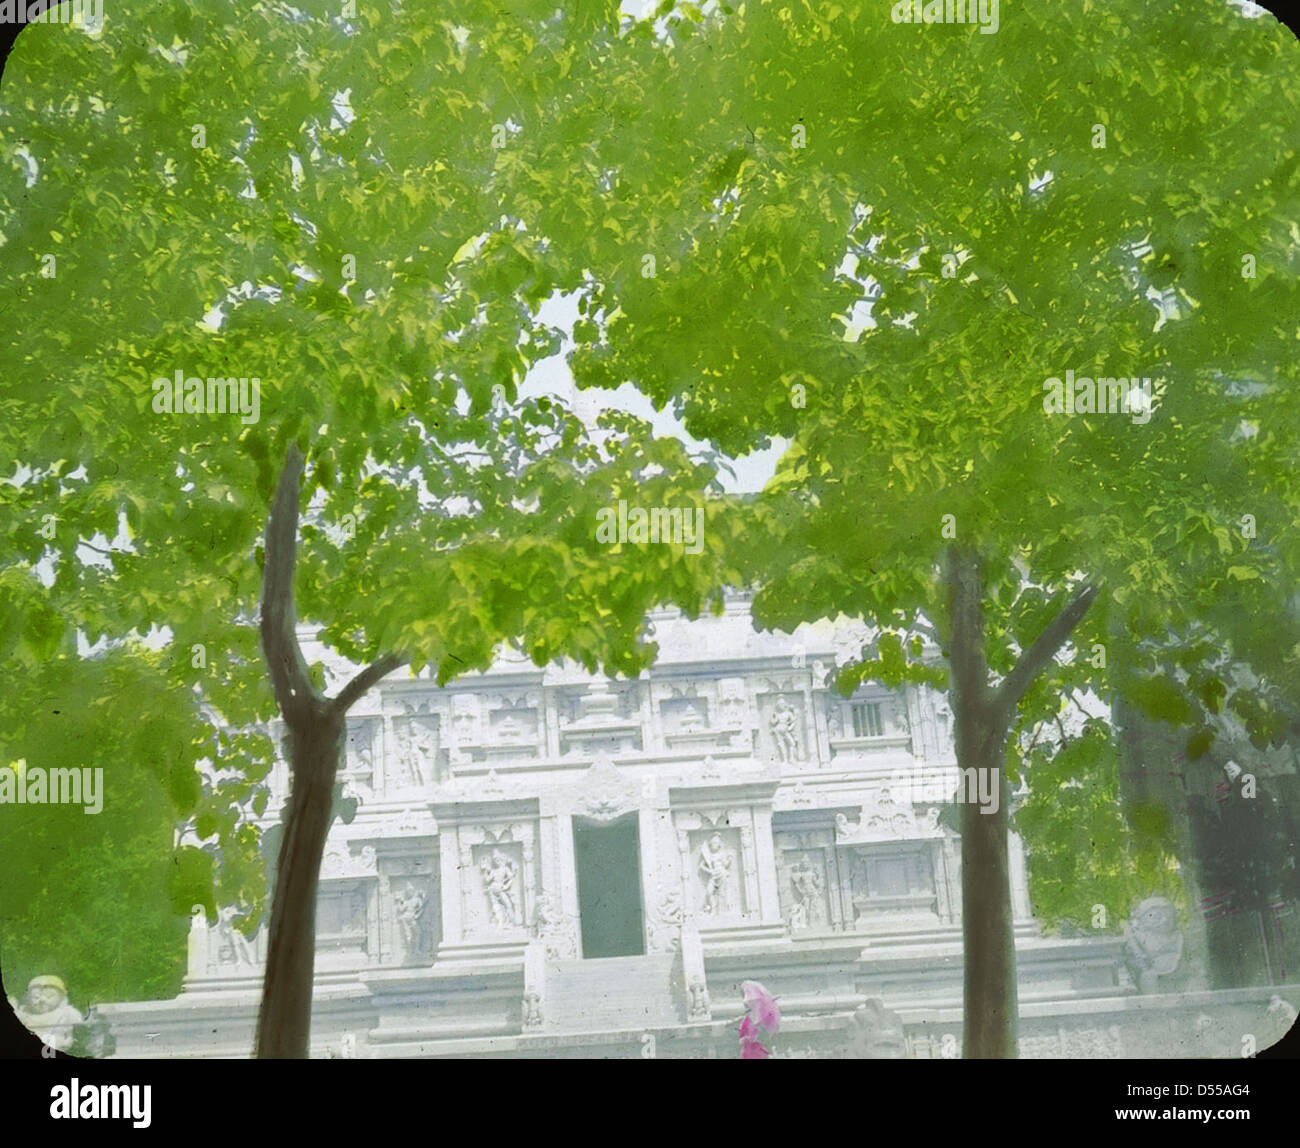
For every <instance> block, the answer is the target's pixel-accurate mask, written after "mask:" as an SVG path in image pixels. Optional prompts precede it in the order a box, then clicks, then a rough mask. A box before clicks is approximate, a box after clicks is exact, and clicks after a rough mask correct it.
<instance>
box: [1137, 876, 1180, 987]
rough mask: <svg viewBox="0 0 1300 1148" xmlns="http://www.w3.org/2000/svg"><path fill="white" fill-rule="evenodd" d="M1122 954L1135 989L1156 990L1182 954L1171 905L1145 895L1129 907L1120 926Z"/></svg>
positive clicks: (1160, 898) (1174, 967) (1175, 917)
mask: <svg viewBox="0 0 1300 1148" xmlns="http://www.w3.org/2000/svg"><path fill="white" fill-rule="evenodd" d="M1124 933H1125V942H1124V954H1125V959H1126V961H1127V963H1128V966H1129V971H1130V972H1131V973H1132V975H1133V980H1134V981H1136V982H1137V986H1138V991H1139V992H1142V993H1154V992H1158V991H1159V983H1160V978H1161V977H1162V976H1168V975H1169V974H1170V973H1172V972H1173V971H1174V970H1175V969H1176V968H1177V967H1178V963H1179V961H1181V960H1182V956H1183V935H1182V933H1181V932H1180V931H1179V928H1178V917H1177V915H1176V914H1175V912H1174V907H1173V905H1171V904H1170V903H1169V902H1168V901H1166V900H1165V899H1164V898H1163V897H1148V898H1147V899H1146V900H1145V901H1143V902H1142V903H1141V904H1139V905H1138V907H1137V908H1136V909H1134V910H1133V915H1132V916H1131V917H1130V918H1129V920H1128V924H1127V925H1125V926H1124Z"/></svg>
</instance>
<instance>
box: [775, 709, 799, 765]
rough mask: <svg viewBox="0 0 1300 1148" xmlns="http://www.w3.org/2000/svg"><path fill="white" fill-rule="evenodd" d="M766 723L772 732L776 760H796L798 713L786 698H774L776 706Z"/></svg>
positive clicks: (797, 753) (797, 751)
mask: <svg viewBox="0 0 1300 1148" xmlns="http://www.w3.org/2000/svg"><path fill="white" fill-rule="evenodd" d="M767 724H768V728H769V729H770V730H771V733H772V745H773V746H774V747H775V749H776V756H777V760H778V761H781V762H786V763H789V762H793V761H798V760H799V757H800V754H799V735H798V732H797V730H798V724H799V715H798V714H796V713H795V712H794V707H793V706H791V705H790V702H789V701H788V700H787V699H786V698H784V697H778V698H777V699H776V708H775V709H774V710H773V711H772V716H771V718H769V719H768V723H767Z"/></svg>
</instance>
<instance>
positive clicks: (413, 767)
mask: <svg viewBox="0 0 1300 1148" xmlns="http://www.w3.org/2000/svg"><path fill="white" fill-rule="evenodd" d="M393 740H394V742H395V745H394V748H393V753H391V754H390V755H389V757H388V758H387V760H386V762H385V765H386V766H387V789H388V790H389V792H412V791H420V790H424V789H426V788H427V787H428V786H430V785H432V784H433V783H434V782H435V781H437V779H438V778H437V773H438V770H437V761H438V741H439V719H438V715H437V714H430V713H405V714H401V715H399V716H397V717H395V718H393Z"/></svg>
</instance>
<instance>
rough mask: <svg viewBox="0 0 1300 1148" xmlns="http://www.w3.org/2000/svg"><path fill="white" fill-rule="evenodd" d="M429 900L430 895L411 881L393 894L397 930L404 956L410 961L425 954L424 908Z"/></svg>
mask: <svg viewBox="0 0 1300 1148" xmlns="http://www.w3.org/2000/svg"><path fill="white" fill-rule="evenodd" d="M428 901H429V895H428V894H427V893H426V892H425V891H424V890H423V889H417V888H415V886H413V885H411V884H410V883H409V882H408V883H407V885H406V887H405V889H403V890H402V891H401V892H397V893H394V894H393V908H394V910H395V913H396V916H397V931H398V935H399V936H400V938H401V941H402V956H403V958H404V959H406V960H408V961H409V960H413V959H416V958H418V957H421V956H423V955H424V949H425V945H424V936H425V929H424V910H425V907H426V906H427V904H428Z"/></svg>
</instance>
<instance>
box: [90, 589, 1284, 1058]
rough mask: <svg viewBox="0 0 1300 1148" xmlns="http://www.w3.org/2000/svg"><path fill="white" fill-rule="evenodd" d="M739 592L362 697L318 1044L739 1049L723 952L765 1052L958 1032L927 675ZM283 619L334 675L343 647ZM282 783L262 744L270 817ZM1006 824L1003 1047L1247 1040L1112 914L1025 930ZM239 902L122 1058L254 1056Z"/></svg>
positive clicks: (327, 891) (199, 922)
mask: <svg viewBox="0 0 1300 1148" xmlns="http://www.w3.org/2000/svg"><path fill="white" fill-rule="evenodd" d="M749 607H750V603H749V600H748V599H747V598H746V597H743V596H737V597H735V598H732V599H729V601H728V603H727V606H726V610H725V613H724V614H723V615H722V616H720V617H706V618H702V619H700V620H697V621H694V622H691V621H688V620H686V619H684V618H682V617H681V616H680V615H678V614H677V613H676V612H673V611H663V612H659V613H656V614H655V615H653V616H652V622H653V625H654V631H655V632H654V638H655V640H656V641H657V642H658V643H659V646H660V654H659V658H658V660H657V661H656V663H655V664H654V666H652V667H651V668H650V669H649V670H648V671H647V672H645V673H643V674H642V675H641V676H640V678H639V679H637V680H635V681H626V680H609V679H606V678H603V677H595V678H593V677H592V676H591V675H588V674H587V673H586V672H585V671H582V670H581V669H574V668H572V667H564V666H551V667H547V668H545V669H540V668H538V667H536V666H534V665H532V663H531V662H528V661H525V660H522V659H514V658H511V657H503V658H502V659H501V660H500V661H499V662H498V663H497V664H496V666H494V668H493V669H492V670H491V671H489V672H488V673H485V674H476V675H471V676H467V677H465V678H463V679H460V680H457V681H455V682H453V683H451V684H449V685H448V686H446V687H444V688H439V687H437V686H436V684H435V683H434V682H433V681H432V680H431V679H429V678H426V677H420V678H411V677H409V676H408V675H407V674H406V673H405V672H404V671H402V672H399V673H397V674H394V675H392V676H391V677H389V678H388V679H386V680H385V681H383V682H382V683H380V685H379V686H378V687H376V688H375V689H373V690H371V691H370V693H369V695H368V696H367V697H366V698H364V699H362V701H361V702H359V703H358V704H357V705H356V706H355V707H354V709H353V712H352V713H351V714H350V715H349V721H348V741H347V757H346V762H345V763H344V767H343V770H342V777H343V780H344V782H345V790H346V793H347V794H348V795H350V796H351V797H354V798H355V799H356V800H357V802H358V806H357V812H356V814H355V817H354V818H353V819H352V821H351V822H350V823H348V824H344V823H342V822H335V824H334V826H333V829H332V831H331V835H330V839H329V842H328V845H327V849H326V855H325V860H324V864H323V867H322V872H321V888H320V895H319V901H318V912H317V943H316V993H315V998H314V1005H313V1024H312V1049H313V1055H315V1056H341V1057H492V1058H495V1057H524V1058H528V1057H547V1058H556V1057H575V1058H590V1057H643V1056H659V1057H683V1058H710V1057H724V1058H731V1057H734V1056H736V1055H738V1049H739V1046H738V1043H737V1037H736V1031H735V1030H736V1022H737V1020H738V1019H739V1017H740V1015H741V1013H742V1001H741V993H740V987H739V986H740V982H741V981H744V980H757V981H760V982H762V983H763V984H764V985H765V986H766V987H767V988H768V990H769V991H771V992H773V993H774V994H776V995H777V996H778V998H779V1000H780V1003H781V1007H782V1012H783V1023H782V1028H781V1032H780V1034H779V1036H778V1037H777V1038H776V1040H775V1041H774V1042H773V1048H774V1051H775V1053H776V1054H777V1055H778V1056H790V1057H854V1058H860V1057H896V1058H929V1057H940V1056H953V1055H959V1050H960V1034H961V1023H960V1022H961V977H962V969H961V953H962V945H961V873H960V867H961V844H960V839H959V838H958V837H957V836H956V834H955V832H954V831H953V828H951V826H954V825H955V824H957V822H956V819H955V817H953V816H952V814H953V812H954V811H953V810H952V809H951V808H950V806H951V803H952V801H953V799H954V797H955V796H956V793H957V789H958V773H957V767H956V761H955V757H954V750H953V736H952V735H953V729H952V713H951V710H950V708H949V706H948V703H947V699H946V697H945V696H944V695H943V694H941V693H939V692H937V691H935V690H932V689H930V688H928V687H920V686H907V687H904V688H903V689H901V690H898V691H890V690H888V689H885V688H883V687H877V686H871V685H868V686H864V687H863V688H862V689H860V690H859V691H858V693H857V694H856V695H855V696H854V697H852V698H850V699H844V698H842V697H840V696H839V695H838V694H837V693H835V692H834V691H833V690H831V689H830V688H829V687H828V685H827V678H828V675H829V673H830V672H831V671H832V670H833V669H834V668H835V667H836V665H837V664H842V663H843V662H844V661H845V660H848V659H850V658H853V657H856V656H857V655H858V653H859V650H860V648H861V645H862V642H863V640H864V639H865V637H866V634H865V631H863V630H862V629H861V627H857V626H847V627H842V628H836V627H832V626H824V627H805V628H802V629H801V630H800V631H799V632H798V633H796V634H794V635H780V634H760V633H757V632H755V630H754V629H753V625H752V621H751V617H750V608H749ZM305 634H306V631H304V635H305ZM304 647H305V653H306V656H307V659H308V661H309V662H310V661H313V660H316V659H318V658H319V659H321V660H325V661H326V662H327V665H330V666H331V678H332V682H331V692H332V690H333V689H335V688H337V686H338V685H339V684H340V683H341V682H342V681H344V680H346V679H347V678H348V677H350V676H351V673H352V672H353V668H352V667H347V666H345V665H342V664H339V663H338V662H337V661H335V662H333V663H330V661H329V658H328V656H327V655H326V654H325V652H324V651H323V650H322V649H321V648H320V647H319V646H314V645H313V644H312V643H310V642H306V641H304ZM280 732H281V731H279V730H275V731H273V733H274V734H275V736H276V740H277V744H278V741H279V736H280ZM287 785H288V771H287V767H286V766H285V764H284V763H283V762H280V763H279V764H278V765H277V767H276V771H275V774H274V777H273V787H272V788H273V794H274V798H273V800H272V802H271V804H270V806H269V807H268V809H267V811H266V814H265V818H264V825H265V826H266V827H270V826H272V825H274V824H276V823H277V822H278V820H279V815H280V809H281V806H282V804H283V801H284V797H285V794H286V793H287ZM1011 846H1012V847H1011V858H1012V871H1011V875H1012V895H1013V905H1014V911H1015V918H1016V922H1017V924H1016V933H1017V953H1018V961H1019V984H1020V998H1021V1015H1022V1021H1021V1055H1022V1056H1031V1057H1039V1056H1045V1057H1054V1056H1061V1057H1072V1056H1089V1057H1092V1056H1108V1057H1119V1056H1179V1055H1182V1056H1189V1055H1195V1056H1206V1055H1234V1054H1235V1055H1239V1052H1236V1044H1235V1033H1236V1030H1237V1029H1242V1026H1243V1025H1245V1026H1247V1027H1250V1026H1252V1024H1253V1027H1254V1028H1258V1029H1260V1030H1261V1032H1262V1031H1263V1029H1262V1027H1261V1026H1262V1025H1263V1023H1264V1022H1263V1021H1259V1022H1252V1021H1251V1019H1250V1018H1251V1017H1253V1016H1263V1004H1261V1000H1260V999H1259V997H1260V994H1259V993H1258V992H1254V991H1252V990H1241V991H1240V992H1234V993H1227V994H1225V993H1196V992H1190V991H1187V990H1188V987H1189V986H1187V985H1185V984H1183V985H1180V991H1179V992H1178V993H1176V994H1175V993H1163V994H1161V993H1158V992H1157V993H1154V994H1153V993H1151V992H1150V991H1148V992H1147V993H1146V994H1140V993H1139V992H1138V990H1137V987H1136V978H1135V977H1134V976H1133V975H1132V967H1131V966H1132V962H1131V961H1127V962H1126V957H1125V954H1126V947H1125V942H1124V940H1123V939H1121V938H1116V937H1115V936H1113V935H1112V936H1098V937H1095V938H1081V939H1063V938H1052V937H1045V936H1042V935H1041V933H1040V930H1039V929H1038V927H1037V926H1036V925H1035V923H1034V920H1033V917H1032V915H1031V909H1030V902H1029V896H1028V889H1027V880H1026V870H1025V858H1024V852H1023V849H1022V848H1021V845H1020V842H1019V841H1018V840H1017V839H1016V838H1015V837H1014V836H1013V838H1012V842H1011ZM231 918H232V914H231V912H230V911H227V912H225V913H224V914H223V916H222V919H221V920H220V921H219V922H218V923H217V924H216V925H213V926H209V925H208V924H207V922H206V920H205V919H204V918H203V916H202V914H201V913H196V915H195V918H194V921H193V925H192V933H191V940H190V957H189V975H188V977H187V979H186V984H185V989H184V991H183V992H182V994H181V995H180V996H179V997H178V998H177V999H176V1000H174V1001H150V1002H135V1003H124V1004H118V1005H110V1006H105V1007H103V1008H102V1009H101V1012H103V1013H104V1014H105V1015H106V1016H108V1018H109V1020H110V1022H111V1024H112V1026H113V1031H114V1035H115V1037H116V1039H117V1054H118V1055H119V1056H127V1057H130V1056H218V1057H220V1056H247V1055H249V1052H250V1049H251V1046H252V1039H253V1030H254V1023H255V1018H256V1014H257V1006H258V1000H259V994H260V987H261V973H262V962H263V961H264V959H265V946H266V936H265V929H264V928H263V929H262V930H261V931H259V933H258V934H257V935H256V936H255V937H253V938H251V939H247V938H245V937H244V936H243V935H242V934H241V933H240V932H239V931H238V930H236V929H235V928H234V927H233V926H232V924H231ZM1164 948H1165V950H1166V951H1167V950H1168V949H1169V944H1168V943H1166V944H1165V946H1164ZM1150 979H1151V978H1147V980H1148V981H1150ZM1156 979H1157V980H1158V979H1159V978H1156ZM1150 987H1151V986H1150V985H1149V984H1148V985H1147V988H1148V990H1149V989H1150ZM1192 987H1194V986H1192ZM1267 1000H1268V996H1267V994H1265V995H1264V997H1263V1002H1264V1003H1267ZM1292 1003H1293V1004H1294V1003H1296V1002H1292ZM1189 1010H1190V1011H1189ZM1207 1016H1208V1017H1209V1018H1210V1021H1211V1024H1210V1025H1209V1026H1207V1024H1206V1023H1205V1019H1204V1018H1206V1017H1207ZM1184 1029H1185V1030H1186V1032H1184V1031H1183V1030H1184ZM1220 1030H1221V1031H1220ZM1243 1031H1245V1030H1244V1029H1243ZM1230 1036H1231V1037H1233V1038H1234V1039H1233V1040H1229V1039H1228V1037H1230ZM1272 1039H1276V1037H1273V1038H1272ZM1189 1042H1190V1043H1189ZM1266 1043H1267V1042H1264V1043H1261V1044H1260V1047H1265V1046H1266ZM1219 1044H1223V1049H1222V1050H1220V1049H1219V1047H1218V1045H1219Z"/></svg>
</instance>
